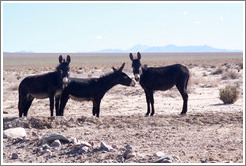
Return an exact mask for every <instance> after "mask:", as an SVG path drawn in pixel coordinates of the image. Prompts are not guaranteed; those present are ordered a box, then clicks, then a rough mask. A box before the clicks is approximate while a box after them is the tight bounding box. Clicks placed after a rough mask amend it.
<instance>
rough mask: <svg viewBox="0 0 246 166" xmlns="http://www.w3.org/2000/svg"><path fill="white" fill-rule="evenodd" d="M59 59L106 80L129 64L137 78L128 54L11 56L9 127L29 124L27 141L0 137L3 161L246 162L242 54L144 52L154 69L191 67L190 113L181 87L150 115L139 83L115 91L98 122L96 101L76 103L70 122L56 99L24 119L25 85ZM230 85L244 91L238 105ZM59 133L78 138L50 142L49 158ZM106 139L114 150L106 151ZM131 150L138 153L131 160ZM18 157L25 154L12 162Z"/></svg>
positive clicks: (6, 69) (5, 106)
mask: <svg viewBox="0 0 246 166" xmlns="http://www.w3.org/2000/svg"><path fill="white" fill-rule="evenodd" d="M59 55H63V56H66V55H70V56H71V63H70V69H71V71H70V76H71V77H77V78H90V77H100V76H102V75H105V74H107V73H109V72H112V69H111V68H112V66H114V67H116V68H117V67H120V66H121V64H122V63H124V62H125V63H126V65H125V68H124V69H123V72H125V73H126V74H128V75H129V76H130V77H131V78H133V74H132V68H131V61H130V59H129V54H128V53H122V54H113V53H110V54H106V53H105V54H100V53H93V54H92V53H90V54H89V53H88V54H87V53H83V54H82V53H78V54H76V53H73V54H68V53H66V54H64V53H52V54H49V53H43V54H38V53H26V54H24V53H22V54H21V53H4V55H3V72H2V73H3V75H2V81H3V87H2V89H3V91H2V92H1V93H3V99H2V118H1V120H2V125H3V130H6V129H9V128H15V127H23V128H24V129H25V131H26V135H27V136H26V138H24V139H9V138H4V139H2V140H1V141H2V143H1V145H2V152H1V155H2V159H3V161H2V162H3V163H82V164H83V163H155V162H160V158H161V157H163V156H169V160H165V161H166V162H172V163H243V162H244V157H245V156H244V145H245V144H244V141H245V140H244V138H243V132H244V123H243V122H244V97H243V96H244V93H243V92H244V91H243V90H244V88H243V85H244V83H243V82H244V79H243V75H244V74H245V73H244V67H245V66H243V53H170V54H169V53H153V54H151V53H142V59H141V62H142V64H147V65H148V66H151V67H158V66H167V65H171V64H175V63H180V64H183V65H185V66H187V68H188V69H189V71H190V80H189V83H188V95H189V99H188V111H187V114H186V115H184V116H182V115H180V112H181V109H182V105H183V100H182V97H181V95H180V94H179V92H178V90H177V88H176V87H175V86H174V87H173V88H172V89H170V90H167V91H156V92H155V94H154V100H155V110H156V113H155V115H154V116H152V117H145V116H144V115H145V113H146V111H147V104H146V100H145V94H144V90H143V89H142V88H141V86H140V85H139V83H136V86H135V87H126V86H122V85H117V86H115V87H113V88H112V89H110V90H109V91H108V92H107V93H106V95H105V96H104V98H103V99H102V102H101V112H100V117H99V118H96V117H93V116H92V102H90V101H83V102H78V101H74V100H72V99H69V101H68V103H67V105H66V108H65V112H64V116H63V117H53V118H51V117H50V107H49V99H43V100H41V99H34V101H33V103H32V105H31V107H30V109H29V111H28V116H27V117H26V118H19V117H18V86H19V84H20V82H21V80H23V79H24V78H25V77H27V76H30V75H36V74H43V73H46V72H51V71H54V69H55V67H56V66H57V65H58V56H59ZM134 55H135V56H136V54H135V53H134ZM226 85H232V86H236V87H237V89H238V91H239V97H238V100H237V101H236V102H235V103H234V104H224V103H223V102H222V101H221V100H220V96H219V91H220V89H223V88H225V86H226ZM52 133H58V134H61V135H63V136H64V137H67V138H69V139H71V140H73V141H72V142H70V143H62V144H61V145H60V146H59V147H50V146H49V145H47V146H46V148H47V147H48V149H49V150H50V152H49V153H44V152H43V150H44V145H43V142H42V141H43V138H44V137H45V136H47V135H49V134H52ZM74 140H76V141H74ZM79 141H80V142H81V141H84V142H88V143H90V145H91V146H89V147H88V148H86V149H83V150H81V149H80V148H82V146H78V145H76V143H75V142H77V144H79ZM101 142H104V143H106V144H107V145H109V146H111V147H112V148H113V150H111V151H105V150H102V149H101V148H100V144H101ZM129 147H130V149H131V152H132V155H131V156H129V157H125V155H124V154H125V153H126V151H127V149H128V148H129ZM13 153H15V154H17V156H18V157H17V158H13ZM160 154H162V155H163V156H160ZM170 156H171V157H170Z"/></svg>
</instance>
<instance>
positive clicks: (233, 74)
mask: <svg viewBox="0 0 246 166" xmlns="http://www.w3.org/2000/svg"><path fill="white" fill-rule="evenodd" d="M239 77H240V74H239V73H238V71H235V70H228V71H227V72H226V73H224V74H223V76H222V78H221V79H222V80H228V79H238V78H239Z"/></svg>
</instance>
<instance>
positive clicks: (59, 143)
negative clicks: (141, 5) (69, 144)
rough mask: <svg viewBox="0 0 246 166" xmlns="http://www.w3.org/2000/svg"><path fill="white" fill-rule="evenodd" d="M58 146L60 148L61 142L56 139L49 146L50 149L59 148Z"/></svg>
mask: <svg viewBox="0 0 246 166" xmlns="http://www.w3.org/2000/svg"><path fill="white" fill-rule="evenodd" d="M59 146H61V142H60V140H58V139H57V140H55V141H53V142H52V143H51V144H50V147H59Z"/></svg>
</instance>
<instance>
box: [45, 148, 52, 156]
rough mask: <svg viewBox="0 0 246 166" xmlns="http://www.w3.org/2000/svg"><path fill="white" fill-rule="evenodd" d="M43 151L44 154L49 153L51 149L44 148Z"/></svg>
mask: <svg viewBox="0 0 246 166" xmlns="http://www.w3.org/2000/svg"><path fill="white" fill-rule="evenodd" d="M43 153H44V154H45V153H47V154H49V155H50V154H51V151H50V150H49V149H45V150H44V151H43Z"/></svg>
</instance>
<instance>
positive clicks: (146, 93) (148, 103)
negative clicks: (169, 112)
mask: <svg viewBox="0 0 246 166" xmlns="http://www.w3.org/2000/svg"><path fill="white" fill-rule="evenodd" d="M144 92H145V96H146V102H147V113H146V114H145V116H149V113H150V99H149V92H148V90H144Z"/></svg>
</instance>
